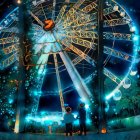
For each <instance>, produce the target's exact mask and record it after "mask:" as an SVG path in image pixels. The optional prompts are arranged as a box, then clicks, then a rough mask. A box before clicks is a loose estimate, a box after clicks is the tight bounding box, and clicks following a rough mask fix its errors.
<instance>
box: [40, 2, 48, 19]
mask: <svg viewBox="0 0 140 140" xmlns="http://www.w3.org/2000/svg"><path fill="white" fill-rule="evenodd" d="M41 10H42V13H43V15H44V17H45V19H47V16H46V14H45V11H44V8H43V6H42V4H41Z"/></svg>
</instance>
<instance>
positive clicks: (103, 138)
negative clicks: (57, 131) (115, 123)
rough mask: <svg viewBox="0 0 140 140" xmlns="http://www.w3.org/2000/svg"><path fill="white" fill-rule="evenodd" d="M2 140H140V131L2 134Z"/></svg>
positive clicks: (0, 137) (0, 138) (0, 136)
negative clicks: (76, 133) (75, 133)
mask: <svg viewBox="0 0 140 140" xmlns="http://www.w3.org/2000/svg"><path fill="white" fill-rule="evenodd" d="M0 140H140V129H139V130H133V131H126V132H112V133H107V134H95V133H89V134H87V136H77V135H76V136H69V137H66V136H64V135H63V134H62V135H41V134H14V133H2V132H1V133H0Z"/></svg>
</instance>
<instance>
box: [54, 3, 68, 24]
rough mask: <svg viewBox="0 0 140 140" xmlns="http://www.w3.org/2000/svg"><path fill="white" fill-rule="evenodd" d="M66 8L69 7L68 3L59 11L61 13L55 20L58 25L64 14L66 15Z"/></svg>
mask: <svg viewBox="0 0 140 140" xmlns="http://www.w3.org/2000/svg"><path fill="white" fill-rule="evenodd" d="M66 8H67V5H64V6H63V7H62V8H61V10H60V12H59V14H58V16H57V18H56V20H55V23H56V26H57V24H59V22H60V21H61V20H62V18H63V16H64V13H65V11H66Z"/></svg>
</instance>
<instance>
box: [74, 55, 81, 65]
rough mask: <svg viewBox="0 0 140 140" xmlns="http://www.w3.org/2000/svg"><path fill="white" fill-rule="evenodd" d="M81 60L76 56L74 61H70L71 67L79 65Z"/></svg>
mask: <svg viewBox="0 0 140 140" xmlns="http://www.w3.org/2000/svg"><path fill="white" fill-rule="evenodd" d="M82 60H83V59H82V58H81V57H80V56H78V57H76V58H75V59H74V60H72V63H73V65H77V64H79V63H80V62H81V61H82Z"/></svg>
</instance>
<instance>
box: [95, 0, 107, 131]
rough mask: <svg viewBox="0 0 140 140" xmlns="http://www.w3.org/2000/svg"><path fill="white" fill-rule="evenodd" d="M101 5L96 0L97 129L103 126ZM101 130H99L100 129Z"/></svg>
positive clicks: (101, 0)
mask: <svg viewBox="0 0 140 140" xmlns="http://www.w3.org/2000/svg"><path fill="white" fill-rule="evenodd" d="M103 6H104V0H99V1H98V62H97V74H98V75H97V77H98V105H99V106H98V107H99V108H98V121H99V123H98V124H99V131H100V130H101V129H102V128H103V127H105V122H106V120H105V102H104V74H103V50H104V48H103ZM100 132H101V131H100Z"/></svg>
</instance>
